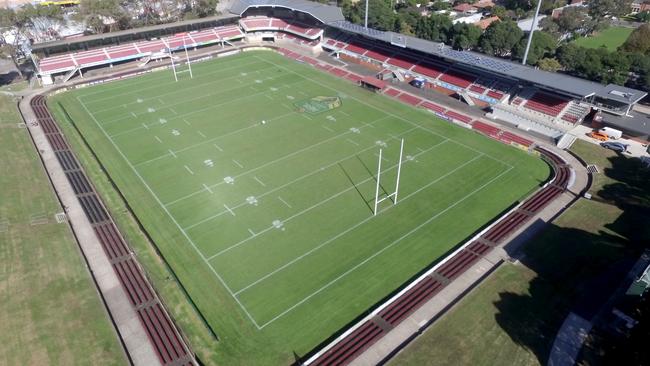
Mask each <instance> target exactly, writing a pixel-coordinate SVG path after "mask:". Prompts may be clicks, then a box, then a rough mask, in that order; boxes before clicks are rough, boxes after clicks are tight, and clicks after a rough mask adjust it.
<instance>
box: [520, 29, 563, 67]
mask: <svg viewBox="0 0 650 366" xmlns="http://www.w3.org/2000/svg"><path fill="white" fill-rule="evenodd" d="M527 42H528V38H527V37H523V38H522V39H521V40H520V41H519V43H518V44H517V46H516V47H515V49H514V50H513V55H514V57H515V58H517V59H519V60H522V59H523V58H524V53H525V52H526V43H527ZM556 48H557V39H556V38H555V37H553V36H552V35H550V34H548V33H546V32H541V31H537V32H535V33H533V40H532V42H531V44H530V50H529V51H528V58H527V59H526V63H527V64H529V65H536V64H537V62H538V61H539V59H541V58H543V57H546V56H553V55H554V54H555V49H556Z"/></svg>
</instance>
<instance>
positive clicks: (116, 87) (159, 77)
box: [84, 59, 255, 103]
mask: <svg viewBox="0 0 650 366" xmlns="http://www.w3.org/2000/svg"><path fill="white" fill-rule="evenodd" d="M224 60H225V59H224ZM234 60H235V59H229V60H226V61H224V63H225V64H230V63H231V62H230V61H233V62H232V63H234V62H235V61H234ZM254 63H255V62H250V63H240V64H238V66H237V67H235V68H239V67H240V66H242V65H243V66H248V65H250V64H254ZM230 69H232V67H224V68H220V69H219V70H216V71H214V72H209V73H204V74H202V76H209V75H214V74H217V73H220V72H221V71H223V70H230ZM225 74H228V75H231V74H232V73H230V72H227V73H225ZM151 75H152V77H151V78H148V79H147V80H142V79H138V78H133V79H129V80H130V81H132V82H130V83H125V85H119V84H110V86H111V87H107V88H106V89H104V90H102V89H99V90H96V91H94V92H92V93H87V94H84V97H89V96H93V95H98V94H104V93H112V92H115V91H116V90H119V89H124V88H133V87H134V86H135V85H140V84H148V83H149V82H151V81H156V80H170V78H169V76H168V74H167V73H165V72H162V73H159V74H157V73H155V72H154V73H152V74H151ZM238 75H239V74H238ZM154 76H157V77H154ZM162 84H163V85H165V86H171V85H176V82H175V81H171V80H170V81H169V82H165V83H162ZM156 85H157V86H160V84H156ZM147 89H151V88H141V89H137V90H134V91H132V92H130V93H128V94H132V93H136V92H139V91H142V90H147ZM122 94H127V93H122ZM112 98H113V97H106V98H101V99H95V100H91V101H87V102H86V103H93V102H97V101H103V100H108V99H112Z"/></svg>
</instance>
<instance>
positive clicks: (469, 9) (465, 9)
mask: <svg viewBox="0 0 650 366" xmlns="http://www.w3.org/2000/svg"><path fill="white" fill-rule="evenodd" d="M454 10H455V11H457V12H459V13H465V14H476V12H477V11H478V9H477V8H476V7H474V6H472V5H470V4H466V3H462V4H458V5H456V6H454Z"/></svg>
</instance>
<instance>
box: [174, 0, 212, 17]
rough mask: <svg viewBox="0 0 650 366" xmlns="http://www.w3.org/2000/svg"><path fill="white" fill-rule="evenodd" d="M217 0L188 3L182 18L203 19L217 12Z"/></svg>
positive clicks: (197, 0) (200, 0) (198, 0)
mask: <svg viewBox="0 0 650 366" xmlns="http://www.w3.org/2000/svg"><path fill="white" fill-rule="evenodd" d="M217 2H218V0H196V1H191V2H189V4H188V6H187V7H186V12H185V13H184V14H183V17H184V18H186V19H187V18H194V19H195V18H205V17H207V16H210V15H214V14H215V13H216V12H217Z"/></svg>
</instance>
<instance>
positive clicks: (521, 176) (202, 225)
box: [49, 51, 549, 364]
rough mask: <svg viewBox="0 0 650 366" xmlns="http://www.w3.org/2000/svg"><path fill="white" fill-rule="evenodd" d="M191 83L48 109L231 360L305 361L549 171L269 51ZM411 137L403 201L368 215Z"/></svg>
mask: <svg viewBox="0 0 650 366" xmlns="http://www.w3.org/2000/svg"><path fill="white" fill-rule="evenodd" d="M193 73H194V78H193V79H190V78H189V74H188V73H183V74H180V78H179V82H174V79H173V75H172V74H171V71H162V72H155V73H152V74H148V75H145V76H141V77H138V78H133V79H129V80H124V81H119V82H113V83H108V84H104V85H99V86H95V87H89V88H82V89H78V90H74V91H69V92H66V93H62V94H58V95H56V96H54V97H52V98H51V99H50V101H49V103H50V106H51V107H52V109H53V110H54V112H55V114H56V115H57V118H58V119H59V120H60V121H61V122H62V123H63V124H64V125H68V126H67V127H66V130H67V131H69V133H71V131H73V130H72V129H70V128H69V124H70V123H71V122H73V123H74V124H75V125H76V127H77V128H78V129H79V131H80V132H81V134H82V135H83V136H84V138H85V140H86V142H87V143H88V144H89V145H90V146H91V147H92V148H93V150H94V152H95V153H96V155H97V156H98V158H99V160H100V161H101V162H102V164H103V165H104V167H105V168H106V170H107V172H108V174H109V175H110V176H111V177H112V179H113V180H114V181H115V183H116V184H117V186H118V187H119V188H120V190H121V191H122V192H123V193H124V195H125V197H126V199H127V201H128V202H129V204H130V205H131V207H133V209H134V211H135V213H136V215H137V216H138V217H139V219H140V220H141V222H142V223H143V225H144V227H145V228H146V229H147V231H148V232H149V233H150V234H151V236H152V238H153V239H154V241H155V242H156V244H157V246H158V247H159V248H160V250H161V252H162V254H163V255H164V256H165V258H166V259H167V260H168V262H169V263H170V265H171V266H172V268H173V269H174V271H175V272H176V273H177V275H178V277H179V279H180V281H181V282H182V283H183V285H184V286H185V287H186V289H187V291H188V293H189V295H190V296H191V298H192V300H193V301H194V303H195V304H196V306H197V308H198V309H199V310H200V311H201V312H202V314H203V315H204V317H205V319H206V320H207V322H208V323H209V324H210V325H211V326H212V327H213V329H214V330H215V331H216V332H217V333H218V334H219V336H220V338H221V341H220V342H219V343H218V344H216V345H215V346H214V347H217V348H218V350H219V358H220V359H221V360H224V361H227V362H228V364H235V363H240V364H252V363H287V362H290V361H292V359H293V352H296V353H297V354H299V355H303V354H305V353H306V352H308V351H309V350H310V349H312V348H313V347H314V346H316V345H317V344H319V343H320V342H322V341H324V340H325V339H326V338H327V337H329V336H331V335H332V334H334V333H335V332H336V331H337V330H339V329H341V328H342V327H343V326H345V325H346V324H348V323H349V322H351V321H353V320H354V319H355V318H356V317H358V316H360V315H362V314H363V312H364V311H366V310H367V309H369V308H370V307H371V306H372V305H373V304H375V303H377V302H378V301H380V300H381V299H382V298H384V297H386V296H388V295H389V294H390V293H391V292H393V291H395V290H396V289H397V288H399V286H400V285H401V284H403V283H404V282H405V281H407V280H408V279H409V278H411V277H412V276H414V275H416V274H417V273H418V272H419V271H421V270H422V269H424V268H426V267H427V266H428V265H430V264H431V263H433V262H435V261H436V260H438V259H440V258H441V256H443V255H444V254H445V253H448V252H449V251H450V250H452V249H453V248H454V247H455V246H457V245H458V244H459V243H461V242H462V241H463V240H464V239H466V238H467V237H468V236H469V235H471V234H472V233H473V232H475V231H476V230H478V229H479V228H480V227H482V226H483V225H485V224H486V223H487V222H489V221H490V220H491V219H493V218H494V217H495V216H497V215H498V214H499V213H500V212H502V211H503V210H504V209H506V208H507V207H508V206H510V205H511V204H513V203H515V202H516V201H517V200H519V199H521V198H523V197H524V196H526V195H527V194H529V193H530V192H531V191H532V190H533V189H535V188H536V187H537V186H538V185H539V183H540V182H542V181H544V180H545V179H546V178H547V176H548V174H549V170H548V167H547V166H546V165H545V164H544V163H543V162H542V161H541V160H540V159H537V158H535V157H533V156H530V155H528V154H527V153H526V152H524V151H520V150H517V149H514V148H511V147H508V146H505V145H502V144H500V143H497V142H495V141H492V140H490V139H488V138H485V137H483V136H480V135H478V134H475V133H473V132H470V131H467V130H466V129H464V128H460V127H458V126H455V125H452V124H449V123H447V122H443V121H440V120H439V119H437V118H435V117H433V115H432V114H430V113H428V112H426V111H423V110H419V109H416V108H412V107H409V106H406V105H403V104H401V103H398V102H396V101H393V100H390V99H388V98H386V97H384V96H382V95H378V94H374V93H371V92H368V91H366V90H363V89H361V88H359V87H357V86H354V85H353V84H352V83H349V82H347V81H343V80H339V79H336V78H334V77H332V76H330V75H327V74H324V73H322V72H320V71H318V70H316V69H314V68H312V67H310V66H307V65H302V64H299V63H297V62H294V61H292V60H288V59H285V58H284V57H282V56H280V55H278V54H276V53H273V52H268V51H267V52H263V51H259V52H245V53H242V54H239V55H234V56H229V57H225V58H221V59H218V60H214V61H208V62H203V63H196V64H194V65H193ZM323 97H325V98H323ZM336 98H339V99H338V101H340V103H338V102H332V101H336V100H337V99H336ZM323 99H324V100H325V101H326V102H327V103H325V107H326V108H325V107H323V101H322V100H323ZM319 103H321V104H319ZM305 105H309V106H310V107H309V108H307V109H304V108H302V109H301V107H300V106H305ZM314 105H315V106H316V107H314ZM313 111H316V112H317V113H312V112H313ZM402 138H403V139H404V140H405V146H404V164H403V166H402V171H401V173H402V176H401V183H400V187H399V188H400V189H399V197H398V199H399V201H398V204H397V205H393V204H392V202H390V200H385V201H384V202H382V204H381V205H380V207H379V211H380V212H379V214H378V215H377V216H373V215H372V205H373V198H374V193H375V182H376V181H375V175H376V170H377V163H378V152H379V149H380V147H383V157H384V159H383V161H382V174H381V182H382V185H381V186H382V187H381V190H380V191H381V194H382V197H385V196H386V194H387V193H390V192H392V191H394V190H395V177H396V166H397V161H398V157H399V143H400V140H401V139H402ZM170 307H171V308H172V309H173V308H174V306H173V304H170ZM181 323H182V321H181ZM186 331H187V330H186ZM189 331H191V330H189Z"/></svg>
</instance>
